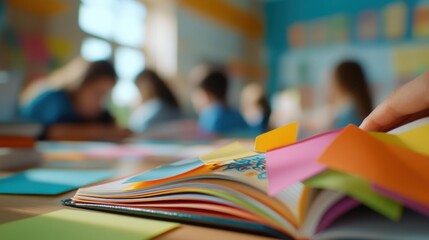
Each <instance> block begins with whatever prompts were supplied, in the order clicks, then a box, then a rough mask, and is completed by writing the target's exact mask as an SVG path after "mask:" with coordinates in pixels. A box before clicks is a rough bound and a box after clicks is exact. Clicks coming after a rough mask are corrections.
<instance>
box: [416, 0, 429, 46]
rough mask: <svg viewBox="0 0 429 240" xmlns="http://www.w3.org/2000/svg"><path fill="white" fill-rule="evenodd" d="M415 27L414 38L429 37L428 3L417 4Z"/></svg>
mask: <svg viewBox="0 0 429 240" xmlns="http://www.w3.org/2000/svg"><path fill="white" fill-rule="evenodd" d="M413 25H414V26H413V34H414V37H417V38H424V37H429V4H428V3H427V2H421V3H419V4H417V6H416V9H415V11H414V21H413Z"/></svg>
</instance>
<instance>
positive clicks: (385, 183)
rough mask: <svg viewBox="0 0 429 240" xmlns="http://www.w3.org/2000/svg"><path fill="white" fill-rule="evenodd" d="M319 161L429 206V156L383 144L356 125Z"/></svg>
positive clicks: (327, 150)
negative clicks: (428, 188)
mask: <svg viewBox="0 0 429 240" xmlns="http://www.w3.org/2000/svg"><path fill="white" fill-rule="evenodd" d="M424 140H425V141H427V140H428V139H424ZM319 162H320V163H322V164H325V165H327V166H328V167H330V168H332V169H335V170H338V171H343V172H347V173H350V174H353V175H357V176H360V177H362V178H364V179H366V180H368V181H370V182H372V183H375V184H377V185H379V186H381V187H384V188H385V189H388V190H390V191H392V192H394V193H397V194H400V195H402V196H405V197H407V198H410V199H413V200H415V201H416V202H419V203H422V204H424V205H427V206H429V194H428V193H427V191H426V189H427V187H428V186H429V174H428V173H429V156H425V155H422V154H419V153H417V152H414V151H412V150H410V149H408V148H405V147H401V146H398V145H395V144H389V143H386V142H384V141H381V140H379V139H377V138H376V137H373V136H371V134H369V133H367V132H365V131H363V130H361V129H359V128H357V127H355V126H348V127H346V128H345V129H344V130H343V132H342V133H341V134H340V135H339V136H338V137H337V138H336V139H335V140H334V142H332V144H331V145H330V146H329V147H328V148H327V149H326V151H325V152H324V153H323V154H322V156H321V157H320V158H319Z"/></svg>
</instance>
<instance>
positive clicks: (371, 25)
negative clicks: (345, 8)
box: [358, 10, 378, 41]
mask: <svg viewBox="0 0 429 240" xmlns="http://www.w3.org/2000/svg"><path fill="white" fill-rule="evenodd" d="M377 19H378V15H377V11H376V10H366V11H363V12H361V13H359V15H358V37H359V39H360V40H363V41H368V40H374V39H376V38H377V33H378V20H377Z"/></svg>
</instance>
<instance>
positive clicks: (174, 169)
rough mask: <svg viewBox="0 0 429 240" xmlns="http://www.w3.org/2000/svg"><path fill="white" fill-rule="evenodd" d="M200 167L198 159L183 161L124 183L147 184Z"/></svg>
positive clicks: (201, 163) (145, 173)
mask: <svg viewBox="0 0 429 240" xmlns="http://www.w3.org/2000/svg"><path fill="white" fill-rule="evenodd" d="M201 166H204V162H203V161H201V160H200V159H198V158H194V159H185V160H181V161H177V162H174V163H171V164H167V165H163V166H161V167H158V168H155V169H152V170H149V171H147V172H144V173H142V174H139V175H137V176H135V177H132V178H130V179H128V180H127V181H126V182H125V183H135V182H147V181H155V180H161V179H165V178H170V177H174V176H177V175H181V174H184V173H187V172H190V171H192V170H194V169H197V168H199V167H201Z"/></svg>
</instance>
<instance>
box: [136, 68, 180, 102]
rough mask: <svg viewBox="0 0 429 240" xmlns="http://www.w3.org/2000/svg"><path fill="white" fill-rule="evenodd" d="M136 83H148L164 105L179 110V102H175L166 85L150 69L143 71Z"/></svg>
mask: <svg viewBox="0 0 429 240" xmlns="http://www.w3.org/2000/svg"><path fill="white" fill-rule="evenodd" d="M137 81H140V82H143V81H149V82H150V84H151V85H152V86H153V89H154V91H155V94H156V96H157V97H159V98H160V99H161V101H163V102H164V103H166V104H167V105H169V106H171V107H175V108H179V102H178V101H177V99H176V97H175V96H174V94H173V93H172V92H171V90H170V88H169V87H168V86H167V84H166V83H165V82H164V81H163V80H162V79H161V77H159V75H158V74H157V73H156V72H155V71H153V70H150V69H145V70H143V71H142V72H141V73H140V74H139V75H138V76H137V80H136V83H137Z"/></svg>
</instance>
